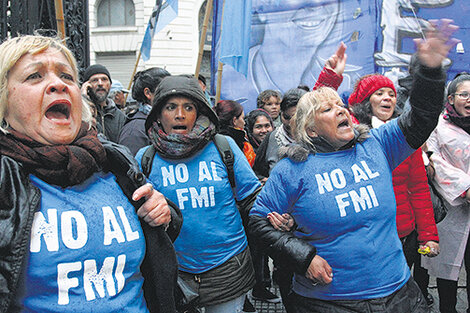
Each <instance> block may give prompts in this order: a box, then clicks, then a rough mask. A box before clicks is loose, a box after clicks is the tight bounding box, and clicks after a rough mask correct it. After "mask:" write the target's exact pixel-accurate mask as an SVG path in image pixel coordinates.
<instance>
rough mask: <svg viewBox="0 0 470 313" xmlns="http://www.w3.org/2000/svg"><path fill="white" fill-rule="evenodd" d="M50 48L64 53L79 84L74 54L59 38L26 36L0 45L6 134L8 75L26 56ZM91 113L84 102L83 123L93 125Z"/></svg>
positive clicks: (0, 113)
mask: <svg viewBox="0 0 470 313" xmlns="http://www.w3.org/2000/svg"><path fill="white" fill-rule="evenodd" d="M49 48H53V49H57V50H58V51H60V52H62V54H63V55H64V57H65V58H66V59H67V61H68V62H69V64H70V66H71V67H72V71H73V73H72V74H73V78H74V80H75V82H77V84H78V70H77V61H76V60H75V57H74V56H73V54H72V52H71V51H70V50H69V49H68V48H67V46H65V44H64V43H63V41H62V40H61V39H60V38H58V37H45V36H40V35H26V36H20V37H15V38H10V39H7V40H6V41H5V42H3V43H2V44H1V45H0V121H1V123H0V131H2V132H4V133H6V132H7V128H8V124H7V123H6V122H5V120H4V118H5V113H6V110H7V103H8V75H9V73H10V70H11V69H12V68H13V67H14V66H15V65H16V63H17V62H18V60H19V59H21V57H23V56H24V55H26V54H28V53H30V54H33V55H34V54H38V53H41V52H43V51H45V50H47V49H49ZM91 118H92V116H91V112H90V109H89V107H88V105H86V104H84V103H83V101H82V121H84V122H86V123H88V124H89V125H91V123H90V122H91Z"/></svg>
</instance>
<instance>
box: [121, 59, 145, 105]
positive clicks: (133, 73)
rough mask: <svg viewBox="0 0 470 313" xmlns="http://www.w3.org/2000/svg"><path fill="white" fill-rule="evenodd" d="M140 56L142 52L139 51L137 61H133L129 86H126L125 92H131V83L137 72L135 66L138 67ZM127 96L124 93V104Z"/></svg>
mask: <svg viewBox="0 0 470 313" xmlns="http://www.w3.org/2000/svg"><path fill="white" fill-rule="evenodd" d="M141 54H142V52H141V51H140V50H139V54H138V55H137V60H136V61H135V66H134V71H133V72H132V75H131V80H129V85H128V86H127V90H131V86H132V81H133V80H134V76H135V73H136V72H137V66H139V61H140V56H141ZM128 95H129V94H128V93H126V96H125V97H124V103H125V102H127V96H128Z"/></svg>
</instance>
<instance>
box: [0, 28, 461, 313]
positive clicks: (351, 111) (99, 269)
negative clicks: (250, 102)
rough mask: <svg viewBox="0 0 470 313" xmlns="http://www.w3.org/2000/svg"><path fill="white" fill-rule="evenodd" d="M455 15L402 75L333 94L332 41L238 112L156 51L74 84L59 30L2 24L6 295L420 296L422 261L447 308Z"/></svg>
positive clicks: (453, 253) (48, 308)
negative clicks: (11, 35)
mask: <svg viewBox="0 0 470 313" xmlns="http://www.w3.org/2000/svg"><path fill="white" fill-rule="evenodd" d="M456 29H457V27H456V26H455V25H453V24H452V23H451V21H449V20H441V21H440V22H439V23H437V24H433V26H432V28H431V29H430V30H429V31H428V32H427V33H426V40H415V43H416V50H417V51H416V53H415V54H414V55H413V57H412V60H413V62H412V64H410V71H409V72H410V76H409V77H408V79H407V92H406V93H403V92H402V93H398V94H397V87H396V86H395V85H394V83H393V82H392V81H391V80H390V79H388V78H387V77H385V76H383V75H379V74H373V73H371V74H370V75H366V76H363V77H361V78H360V79H359V80H358V81H357V82H356V84H355V86H354V89H353V90H351V94H350V96H349V98H348V103H343V99H342V98H341V97H340V96H339V95H338V93H337V92H336V90H337V89H338V87H339V86H340V84H341V82H342V78H343V76H342V75H343V72H344V69H345V66H346V61H347V55H346V46H345V45H344V44H342V43H341V44H340V46H339V47H338V50H337V51H336V52H334V53H333V54H332V56H331V57H330V58H329V59H328V60H327V61H326V63H325V65H324V68H323V70H322V72H321V74H320V76H319V77H318V80H317V83H316V84H315V86H311V87H310V88H309V87H308V86H286V87H288V88H291V89H289V90H288V91H287V92H285V93H284V94H281V93H280V92H279V91H276V90H264V91H262V92H261V93H260V94H259V95H258V98H257V99H256V101H257V106H258V108H257V109H255V110H252V111H251V112H245V111H244V108H243V106H242V104H240V103H238V102H236V101H234V100H232V99H224V100H221V101H219V102H218V103H215V104H214V103H213V97H212V96H211V95H210V94H209V92H208V91H207V90H206V83H207V81H206V78H205V77H204V76H202V75H200V76H199V77H194V75H172V74H171V73H169V72H168V71H166V70H165V69H162V68H157V67H155V68H149V69H146V70H143V71H140V72H138V73H137V74H136V75H135V76H134V77H133V84H132V89H131V90H127V89H125V88H124V87H123V85H122V84H121V83H120V82H119V81H117V80H115V79H113V78H112V76H111V74H110V72H109V71H108V69H107V68H106V67H105V66H103V65H100V64H95V65H91V66H89V67H88V68H87V69H86V70H85V71H84V75H83V78H82V83H81V89H80V84H79V77H78V70H77V65H76V61H75V59H74V57H73V55H72V53H71V52H70V50H69V49H68V48H67V47H66V46H65V45H64V44H63V43H62V42H61V41H60V40H59V39H56V38H49V37H43V36H38V35H34V36H21V37H19V39H11V40H7V41H5V42H4V43H3V44H2V45H0V59H1V61H2V62H0V86H1V88H0V99H2V102H1V103H0V117H1V120H2V124H1V126H0V136H1V137H2V140H0V154H1V155H0V158H1V160H2V165H1V168H0V175H1V176H0V177H1V186H2V187H1V195H2V199H3V200H2V211H3V212H4V213H3V214H1V216H2V217H1V219H0V231H1V236H0V249H1V251H2V253H1V255H0V279H1V280H2V281H3V282H4V283H3V284H2V287H1V288H0V312H76V311H77V307H79V308H80V309H79V310H80V311H89V312H111V311H113V312H114V311H118V310H121V311H124V312H161V313H172V312H202V311H203V312H206V313H233V312H245V313H248V312H256V308H255V307H254V306H253V303H252V300H253V299H254V300H258V301H266V302H270V303H280V302H282V304H283V305H284V307H285V310H286V311H287V312H288V313H292V312H294V313H296V312H298V313H303V312H320V313H323V312H326V313H327V312H339V313H341V312H344V313H346V312H390V313H392V312H430V307H431V306H432V305H433V301H434V299H433V298H432V296H431V295H430V294H429V292H428V283H429V275H431V276H434V277H436V278H437V286H438V293H439V309H440V311H441V312H443V313H454V312H457V311H456V309H455V307H456V301H457V294H456V293H457V281H458V277H459V272H460V269H461V267H462V266H463V264H465V269H466V270H467V284H468V282H469V279H470V266H469V264H470V248H468V247H470V243H469V240H468V239H469V238H468V237H469V234H470V216H469V213H468V209H469V205H470V204H469V203H470V191H469V190H470V165H469V164H470V162H469V159H470V149H469V148H468V147H469V146H470V137H469V134H470V120H469V119H470V104H469V103H470V100H469V99H470V75H469V74H467V73H462V74H461V75H459V76H458V77H456V78H455V79H454V80H453V81H452V82H451V83H450V85H449V86H448V88H447V91H446V88H445V82H446V75H445V70H444V69H443V68H442V64H443V61H444V59H445V58H446V57H447V54H448V52H449V50H450V49H451V48H452V47H453V45H454V43H455V40H454V39H453V38H452V34H453V33H454V32H455V30H456ZM288 88H287V89H288ZM401 95H403V97H402V96H401ZM127 96H132V99H134V101H135V102H134V103H132V104H129V103H126V98H127ZM405 98H406V99H405ZM397 102H398V103H400V104H401V105H399V106H397ZM245 114H246V115H245ZM436 126H437V127H436ZM422 148H423V149H422ZM423 151H426V153H424V152H423ZM427 157H429V159H428V158H427ZM423 158H424V159H423ZM425 164H426V165H427V168H425ZM430 187H431V189H430ZM157 190H158V191H157ZM430 191H431V192H430ZM431 195H433V196H436V197H438V198H439V199H440V200H441V201H442V203H443V206H444V207H446V208H447V214H446V215H445V217H444V218H443V219H442V220H441V218H440V219H439V220H436V219H435V216H436V215H435V210H434V208H433V204H434V202H433V201H431ZM467 248H468V249H467ZM270 258H271V259H272V260H273V266H269V259H270ZM411 272H413V274H411ZM428 272H429V273H428ZM273 281H274V283H276V284H277V285H278V286H279V290H280V297H279V296H278V295H276V294H275V293H274V292H273V289H272V286H273ZM468 291H469V289H468V288H467V294H468V298H469V300H470V293H469V292H468ZM469 302H470V301H469ZM469 310H470V309H469Z"/></svg>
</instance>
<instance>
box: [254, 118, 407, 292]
mask: <svg viewBox="0 0 470 313" xmlns="http://www.w3.org/2000/svg"><path fill="white" fill-rule="evenodd" d="M413 151H414V150H413V149H412V148H411V147H410V146H409V145H408V143H407V142H406V140H405V138H404V136H403V133H402V131H401V130H400V128H399V126H398V124H397V122H396V120H395V121H391V122H390V123H388V124H386V125H383V126H382V127H380V128H377V129H373V130H371V131H370V138H368V139H366V140H365V141H364V142H362V143H357V144H356V145H355V146H354V147H353V148H351V149H348V150H343V151H336V152H331V153H318V154H311V155H309V156H308V159H307V160H306V161H305V162H294V161H292V160H290V159H283V160H281V161H280V162H279V163H278V164H277V165H276V166H275V168H274V169H273V171H272V172H271V175H270V177H269V179H268V181H267V182H266V185H265V187H264V188H263V190H262V191H261V193H260V195H259V196H258V198H257V200H256V202H255V204H254V206H253V209H252V210H251V212H250V214H251V215H258V216H263V217H265V216H266V215H267V214H268V213H269V212H272V211H274V212H278V213H280V214H282V213H289V214H291V215H292V216H293V217H294V219H295V221H296V223H297V225H298V227H297V229H296V231H295V235H296V236H297V237H299V238H302V239H304V240H306V241H308V242H309V243H311V244H312V245H313V246H315V247H316V249H317V254H318V255H319V256H321V257H322V258H324V259H325V260H326V261H327V262H328V264H329V265H330V266H331V268H332V269H333V281H332V283H331V284H328V285H316V286H313V285H312V282H311V281H310V280H309V279H307V278H306V277H305V276H303V275H300V274H295V277H294V283H293V290H294V291H295V292H296V293H298V294H300V295H302V296H304V297H309V298H316V299H325V300H360V299H371V298H380V297H385V296H388V295H390V294H392V293H393V292H395V291H396V290H398V289H399V288H401V287H402V286H403V285H404V284H405V283H406V281H407V280H408V279H409V277H410V273H409V269H408V266H407V263H406V260H405V257H404V255H403V251H402V245H401V242H400V240H399V238H398V234H397V227H396V220H395V214H396V203H395V195H394V192H393V185H392V170H393V169H394V168H395V167H396V166H398V165H399V164H400V163H401V162H402V161H403V160H405V159H406V158H407V157H408V156H409V155H410V154H411V153H412V152H413Z"/></svg>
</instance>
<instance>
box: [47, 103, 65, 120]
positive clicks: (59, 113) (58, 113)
mask: <svg viewBox="0 0 470 313" xmlns="http://www.w3.org/2000/svg"><path fill="white" fill-rule="evenodd" d="M70 107H71V104H70V102H68V101H55V102H53V103H52V104H51V105H50V106H49V108H48V109H47V111H46V114H45V115H46V118H47V119H49V120H68V119H69V118H70Z"/></svg>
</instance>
